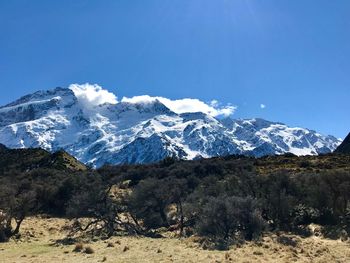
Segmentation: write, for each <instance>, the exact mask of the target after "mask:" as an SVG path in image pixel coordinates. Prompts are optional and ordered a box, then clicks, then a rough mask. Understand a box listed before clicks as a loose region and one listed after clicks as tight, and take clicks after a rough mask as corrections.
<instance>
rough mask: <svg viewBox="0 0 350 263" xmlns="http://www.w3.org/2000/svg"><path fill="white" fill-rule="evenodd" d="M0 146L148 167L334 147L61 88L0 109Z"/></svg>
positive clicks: (255, 122) (284, 130) (256, 125)
mask: <svg viewBox="0 0 350 263" xmlns="http://www.w3.org/2000/svg"><path fill="white" fill-rule="evenodd" d="M0 143H2V144H4V145H6V146H7V147H9V148H37V147H40V148H43V149H45V150H47V151H51V152H54V151H57V150H61V149H63V150H65V151H66V152H68V153H69V154H71V155H73V156H74V157H76V158H77V159H78V160H79V161H81V162H83V163H85V164H89V165H93V166H95V167H100V166H102V165H103V164H106V163H109V164H121V163H150V162H156V161H159V160H161V159H164V158H165V157H168V156H172V157H177V158H182V159H195V158H207V157H213V156H224V155H230V154H243V155H249V156H257V157H260V156H264V155H274V154H283V153H287V152H290V153H293V154H296V155H316V154H321V153H329V152H332V151H334V150H335V149H336V148H337V146H338V145H339V144H340V143H341V141H340V140H339V139H337V138H335V137H333V136H323V135H321V134H319V133H317V132H315V131H312V130H309V129H304V128H297V127H288V126H287V125H285V124H283V123H278V122H270V121H267V120H263V119H244V120H243V119H238V120H234V119H231V118H225V119H218V118H214V117H212V116H210V115H207V114H204V113H201V112H197V113H182V114H177V113H175V112H173V111H171V110H170V109H168V108H167V107H166V106H165V105H163V104H162V103H160V102H159V101H158V100H155V101H153V102H144V103H141V102H139V103H130V102H118V103H115V104H111V103H104V104H99V105H87V104H86V103H81V101H79V99H78V98H77V96H76V95H75V93H74V92H73V91H72V90H71V89H68V88H56V89H54V90H49V91H38V92H36V93H34V94H30V95H27V96H24V97H22V98H20V99H19V100H17V101H15V102H12V103H10V104H8V105H5V106H3V107H0Z"/></svg>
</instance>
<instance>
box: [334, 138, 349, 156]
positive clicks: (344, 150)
mask: <svg viewBox="0 0 350 263" xmlns="http://www.w3.org/2000/svg"><path fill="white" fill-rule="evenodd" d="M334 152H336V153H344V154H350V133H349V134H348V136H346V138H345V139H344V141H343V142H342V143H341V144H340V145H339V146H338V148H337V149H336V150H335V151H334Z"/></svg>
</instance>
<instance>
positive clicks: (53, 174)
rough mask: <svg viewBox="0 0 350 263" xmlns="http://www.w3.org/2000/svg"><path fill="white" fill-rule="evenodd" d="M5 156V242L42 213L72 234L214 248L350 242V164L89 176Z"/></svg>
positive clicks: (61, 161)
mask: <svg viewBox="0 0 350 263" xmlns="http://www.w3.org/2000/svg"><path fill="white" fill-rule="evenodd" d="M0 151H1V154H2V160H1V164H2V167H1V173H0V183H1V184H0V188H1V189H0V193H1V198H0V200H1V202H0V211H1V215H2V217H4V218H1V225H0V238H1V241H6V240H7V239H8V238H10V237H11V236H13V235H17V234H18V233H19V227H20V223H21V222H22V221H23V219H24V218H25V217H26V216H27V215H32V214H38V213H46V214H49V215H55V216H63V217H69V218H75V219H76V223H75V224H74V225H73V227H72V232H74V233H76V232H77V231H82V232H83V233H86V234H90V235H92V236H97V235H98V236H104V237H106V238H108V237H110V236H113V235H117V234H129V235H135V234H136V235H146V236H151V237H158V236H160V234H161V230H164V229H167V230H170V231H177V233H178V235H183V236H184V235H191V234H196V235H199V236H203V237H205V238H207V239H208V241H209V243H210V244H212V245H213V247H215V248H226V247H227V246H228V245H230V244H232V243H235V242H241V241H244V240H254V239H258V238H259V237H260V236H261V233H263V232H264V231H289V232H293V233H296V234H300V235H308V234H309V229H308V225H309V224H311V223H316V224H319V225H321V226H324V229H325V233H326V232H327V229H332V231H331V232H332V233H331V234H332V236H334V237H337V236H339V235H340V233H342V234H343V233H344V231H345V232H346V233H347V234H348V235H349V234H350V156H348V155H337V154H328V155H322V156H308V157H296V156H293V155H284V156H273V157H264V158H260V159H255V158H249V157H242V156H229V157H222V158H212V159H206V160H196V161H177V160H173V159H166V160H164V161H162V162H160V163H157V164H150V165H122V166H105V167H102V168H100V169H98V170H88V169H86V168H84V167H82V165H81V164H80V163H78V162H77V161H76V160H75V159H74V158H71V157H70V156H69V155H67V154H66V153H62V152H61V153H56V154H53V155H50V154H47V152H45V151H42V150H10V151H9V150H6V149H1V150H0ZM6 151H7V152H9V153H8V156H7V154H6ZM12 151H14V152H12ZM22 155H23V156H25V157H26V158H23V157H21V156H22ZM13 158H17V162H16V161H15V160H14V159H13ZM31 158H32V159H31ZM11 160H12V161H11ZM47 160H51V161H47ZM68 164H69V165H68ZM13 220H15V221H16V222H17V227H15V228H14V229H12V225H9V223H8V222H11V221H13ZM334 229H335V230H334Z"/></svg>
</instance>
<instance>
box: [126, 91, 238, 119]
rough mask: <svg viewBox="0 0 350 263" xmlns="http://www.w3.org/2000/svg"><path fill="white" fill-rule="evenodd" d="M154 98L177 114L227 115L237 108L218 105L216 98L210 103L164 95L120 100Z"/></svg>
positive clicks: (153, 99) (131, 99) (148, 101)
mask: <svg viewBox="0 0 350 263" xmlns="http://www.w3.org/2000/svg"><path fill="white" fill-rule="evenodd" d="M155 100H158V101H160V102H161V103H163V104H164V105H165V106H166V107H168V108H169V109H170V110H172V111H173V112H175V113H178V114H180V113H185V112H203V113H206V114H209V115H211V116H219V115H223V116H229V115H232V114H233V113H234V111H235V110H236V109H237V107H236V106H233V105H230V104H229V105H226V106H220V103H219V102H218V101H217V100H212V101H211V102H210V104H207V103H205V102H203V101H201V100H198V99H190V98H185V99H178V100H170V99H167V98H164V97H150V96H148V95H143V96H135V97H132V98H127V97H123V99H122V102H129V103H150V102H154V101H155Z"/></svg>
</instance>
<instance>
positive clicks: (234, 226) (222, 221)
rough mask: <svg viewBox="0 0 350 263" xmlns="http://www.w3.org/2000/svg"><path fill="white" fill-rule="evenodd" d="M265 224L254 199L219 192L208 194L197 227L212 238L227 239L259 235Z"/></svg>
mask: <svg viewBox="0 0 350 263" xmlns="http://www.w3.org/2000/svg"><path fill="white" fill-rule="evenodd" d="M264 225H265V223H264V220H263V219H262V217H261V212H260V209H259V207H258V202H257V201H256V200H255V199H252V198H251V197H247V198H242V197H236V196H230V197H228V196H225V195H221V196H219V197H211V198H210V199H209V200H208V202H207V203H206V204H205V205H204V206H203V207H202V209H201V211H200V214H199V216H198V220H197V224H196V229H197V231H198V233H199V234H200V235H202V236H208V237H210V238H212V239H213V240H214V241H215V242H222V241H223V242H226V243H229V242H230V241H232V240H235V239H237V238H243V239H249V240H251V239H253V238H256V237H258V236H259V235H260V234H261V232H262V230H263V228H264Z"/></svg>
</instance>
